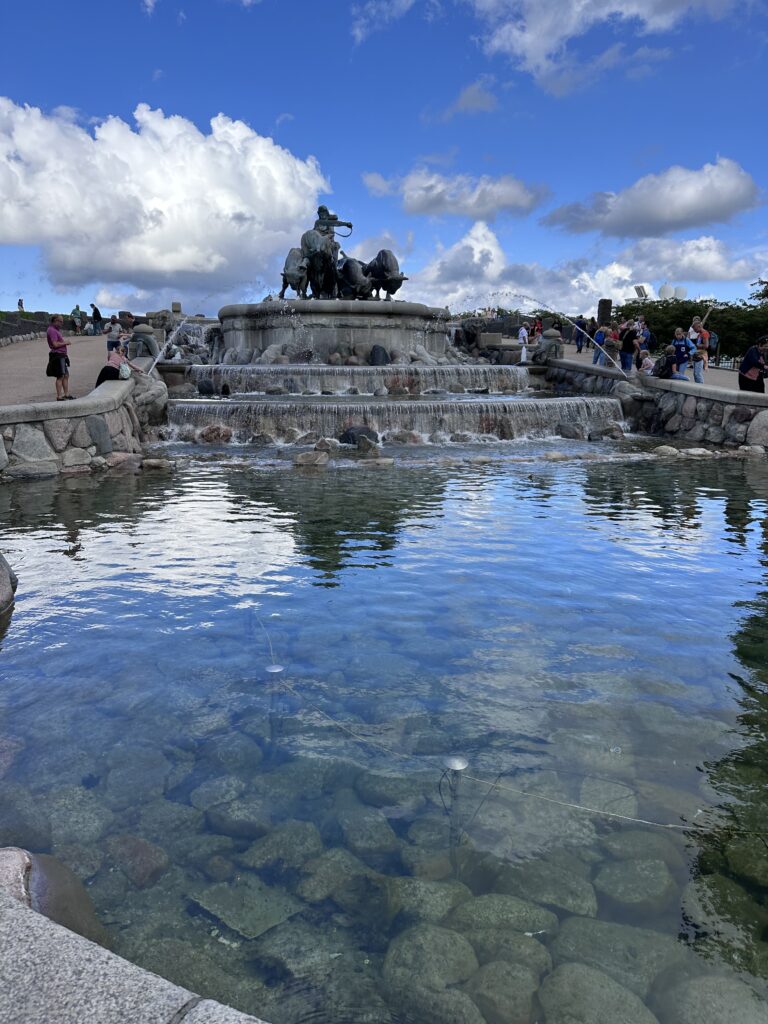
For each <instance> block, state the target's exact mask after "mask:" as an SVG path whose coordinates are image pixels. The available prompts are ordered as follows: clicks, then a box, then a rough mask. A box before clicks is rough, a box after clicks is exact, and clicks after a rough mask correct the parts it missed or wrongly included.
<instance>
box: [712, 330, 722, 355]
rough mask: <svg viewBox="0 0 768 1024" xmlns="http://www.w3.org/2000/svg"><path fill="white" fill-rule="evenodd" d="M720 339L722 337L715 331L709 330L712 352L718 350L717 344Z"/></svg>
mask: <svg viewBox="0 0 768 1024" xmlns="http://www.w3.org/2000/svg"><path fill="white" fill-rule="evenodd" d="M719 341H720V339H719V338H718V336H717V335H716V334H715V332H714V331H710V332H709V351H710V352H715V351H716V350H717V346H718V342H719Z"/></svg>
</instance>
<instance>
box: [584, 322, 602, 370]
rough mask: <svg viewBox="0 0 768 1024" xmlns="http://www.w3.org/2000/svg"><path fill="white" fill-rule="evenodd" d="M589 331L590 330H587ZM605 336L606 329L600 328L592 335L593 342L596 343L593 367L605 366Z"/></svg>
mask: <svg viewBox="0 0 768 1024" xmlns="http://www.w3.org/2000/svg"><path fill="white" fill-rule="evenodd" d="M587 330H589V328H587ZM605 336H606V328H605V327H598V328H597V330H596V331H595V332H594V334H593V335H592V341H593V342H594V346H595V351H594V352H593V353H592V365H593V366H605V362H606V360H605V349H604V348H603V346H604V345H605Z"/></svg>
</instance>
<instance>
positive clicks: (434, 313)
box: [219, 299, 450, 322]
mask: <svg viewBox="0 0 768 1024" xmlns="http://www.w3.org/2000/svg"><path fill="white" fill-rule="evenodd" d="M286 313H304V314H305V315H309V316H311V315H312V314H315V313H325V314H327V313H335V314H336V315H337V316H430V317H434V318H435V319H437V320H445V321H446V322H447V321H448V319H449V318H450V314H449V313H448V310H447V309H445V308H444V307H443V306H425V305H423V303H421V302H403V301H402V300H401V299H393V300H392V301H387V300H386V299H273V300H272V301H271V302H269V301H266V302H253V303H237V304H235V305H232V306H223V307H222V308H221V309H220V310H219V320H221V321H223V320H224V319H228V318H231V317H264V316H280V315H285V314H286Z"/></svg>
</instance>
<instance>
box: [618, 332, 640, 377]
mask: <svg viewBox="0 0 768 1024" xmlns="http://www.w3.org/2000/svg"><path fill="white" fill-rule="evenodd" d="M619 341H620V342H621V349H620V350H619V359H620V360H621V368H622V370H623V371H624V373H627V374H629V373H632V363H633V362H634V360H635V353H636V352H637V350H638V348H639V347H640V346H639V345H638V342H637V329H636V327H635V322H634V320H627V323H626V325H625V327H624V330H623V331H622V332H621V334H620V335H619Z"/></svg>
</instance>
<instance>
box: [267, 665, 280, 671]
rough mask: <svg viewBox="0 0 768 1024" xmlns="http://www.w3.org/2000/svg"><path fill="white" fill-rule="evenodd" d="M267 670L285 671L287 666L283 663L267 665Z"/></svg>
mask: <svg viewBox="0 0 768 1024" xmlns="http://www.w3.org/2000/svg"><path fill="white" fill-rule="evenodd" d="M264 671H265V672H285V668H284V667H283V666H282V665H265V667H264Z"/></svg>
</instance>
